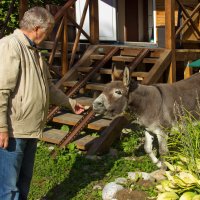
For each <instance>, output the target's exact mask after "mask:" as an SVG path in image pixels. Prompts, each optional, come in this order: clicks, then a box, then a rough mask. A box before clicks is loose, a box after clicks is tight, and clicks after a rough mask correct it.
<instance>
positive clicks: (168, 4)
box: [165, 0, 176, 83]
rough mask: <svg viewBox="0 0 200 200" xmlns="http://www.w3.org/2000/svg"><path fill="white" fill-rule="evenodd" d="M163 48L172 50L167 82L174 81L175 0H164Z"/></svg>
mask: <svg viewBox="0 0 200 200" xmlns="http://www.w3.org/2000/svg"><path fill="white" fill-rule="evenodd" d="M165 48H167V49H170V50H171V51H172V58H171V64H170V69H169V76H168V82H169V83H172V82H174V81H176V57H175V0H165Z"/></svg>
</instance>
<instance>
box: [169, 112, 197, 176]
mask: <svg viewBox="0 0 200 200" xmlns="http://www.w3.org/2000/svg"><path fill="white" fill-rule="evenodd" d="M168 146H169V149H170V154H169V156H168V157H167V160H168V161H169V162H171V163H174V162H177V161H179V160H180V159H181V158H184V157H185V158H187V161H188V163H187V166H188V170H189V171H191V172H192V173H194V174H196V175H197V176H198V178H200V169H199V163H198V162H197V160H198V159H199V158H200V121H198V120H196V119H195V118H194V117H193V116H192V115H190V114H189V113H187V112H186V113H185V115H184V116H181V117H180V120H179V122H178V123H177V127H176V128H175V129H173V130H172V131H171V134H170V137H169V143H168ZM181 161H183V159H181Z"/></svg>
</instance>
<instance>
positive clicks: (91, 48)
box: [55, 45, 98, 88]
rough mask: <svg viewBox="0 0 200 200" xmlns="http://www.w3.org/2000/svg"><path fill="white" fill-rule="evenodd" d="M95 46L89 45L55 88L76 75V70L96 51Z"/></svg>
mask: <svg viewBox="0 0 200 200" xmlns="http://www.w3.org/2000/svg"><path fill="white" fill-rule="evenodd" d="M97 47H98V46H97V45H90V46H89V47H88V49H87V50H86V52H85V53H84V54H83V56H82V57H81V59H80V60H79V61H78V62H77V63H76V64H75V65H74V66H73V67H72V68H71V69H70V70H69V71H68V73H67V74H65V75H64V76H63V77H62V78H61V79H60V80H59V81H58V82H57V83H56V85H55V86H56V87H57V88H60V87H61V86H62V84H63V83H64V82H65V81H67V80H72V79H73V77H74V76H75V75H76V74H77V68H78V67H79V66H81V65H82V64H83V63H85V62H86V61H87V60H88V57H89V56H90V55H91V54H92V53H93V52H94V51H95V50H96V49H97Z"/></svg>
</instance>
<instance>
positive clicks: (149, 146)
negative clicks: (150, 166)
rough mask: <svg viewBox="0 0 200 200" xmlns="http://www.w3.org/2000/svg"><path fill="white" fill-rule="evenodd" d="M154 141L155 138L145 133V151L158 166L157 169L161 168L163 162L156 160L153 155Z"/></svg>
mask: <svg viewBox="0 0 200 200" xmlns="http://www.w3.org/2000/svg"><path fill="white" fill-rule="evenodd" d="M153 139H154V137H153V136H152V135H151V134H150V133H149V132H148V131H145V143H144V150H145V152H146V153H148V154H149V157H150V158H151V160H152V162H153V163H155V164H156V166H157V167H159V168H160V167H161V162H160V161H159V160H158V158H156V156H155V155H154V153H153Z"/></svg>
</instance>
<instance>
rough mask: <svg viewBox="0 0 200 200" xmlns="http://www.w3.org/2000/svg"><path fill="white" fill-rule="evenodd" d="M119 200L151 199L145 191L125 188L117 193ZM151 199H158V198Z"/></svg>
mask: <svg viewBox="0 0 200 200" xmlns="http://www.w3.org/2000/svg"><path fill="white" fill-rule="evenodd" d="M116 199H117V200H150V198H148V196H147V194H146V193H145V192H144V191H138V190H133V191H131V190H128V189H124V190H121V191H119V192H117V194H116ZM151 200H156V198H154V199H152V198H151Z"/></svg>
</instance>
